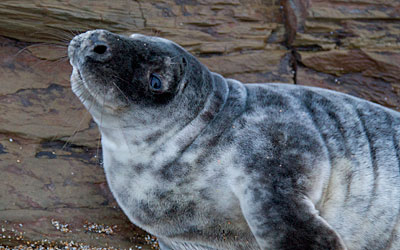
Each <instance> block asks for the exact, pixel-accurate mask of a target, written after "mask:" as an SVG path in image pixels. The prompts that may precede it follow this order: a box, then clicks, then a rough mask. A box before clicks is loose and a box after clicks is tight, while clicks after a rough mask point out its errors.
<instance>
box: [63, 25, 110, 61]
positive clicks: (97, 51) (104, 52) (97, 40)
mask: <svg viewBox="0 0 400 250" xmlns="http://www.w3.org/2000/svg"><path fill="white" fill-rule="evenodd" d="M110 39H111V40H112V33H110V32H108V31H106V30H93V31H88V32H86V33H83V34H80V35H78V36H76V37H74V39H73V40H72V41H71V42H70V44H69V47H68V54H69V57H70V59H71V60H72V61H75V62H77V63H83V62H84V61H86V60H88V59H89V60H90V61H93V62H101V63H102V62H107V61H108V60H110V59H111V57H112V48H111V46H110Z"/></svg>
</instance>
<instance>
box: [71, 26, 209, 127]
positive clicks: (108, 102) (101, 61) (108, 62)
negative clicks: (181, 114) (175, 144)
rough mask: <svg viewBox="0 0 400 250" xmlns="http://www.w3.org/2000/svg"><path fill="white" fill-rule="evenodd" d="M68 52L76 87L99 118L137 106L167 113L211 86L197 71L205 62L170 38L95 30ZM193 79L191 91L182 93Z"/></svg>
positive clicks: (140, 108) (97, 118)
mask: <svg viewBox="0 0 400 250" xmlns="http://www.w3.org/2000/svg"><path fill="white" fill-rule="evenodd" d="M68 55H69V58H70V62H71V65H72V66H73V72H72V76H71V83H72V89H73V91H74V92H75V94H76V95H77V96H78V97H79V98H80V99H81V101H82V102H83V104H84V105H85V106H86V108H87V109H88V110H89V111H90V113H91V114H92V115H93V117H94V118H95V120H99V119H100V116H107V115H109V114H112V115H113V116H114V117H115V116H118V115H126V114H131V115H132V114H133V113H134V111H135V110H141V111H142V112H144V111H145V112H146V113H147V114H148V113H149V112H150V113H151V112H152V111H151V110H157V112H156V113H157V115H161V114H166V115H167V114H168V113H169V110H171V109H175V110H176V108H179V107H177V105H178V106H180V105H183V104H185V102H190V101H193V98H191V96H193V95H194V94H195V93H194V92H200V93H201V92H204V93H206V92H207V90H206V89H207V86H205V85H202V84H200V85H199V86H196V83H199V82H202V81H200V80H196V74H197V75H198V74H200V75H201V74H202V73H201V72H202V71H203V70H204V66H202V65H201V64H200V63H199V62H197V60H196V59H195V58H194V57H193V56H191V55H190V54H189V53H187V52H186V51H185V50H184V49H182V48H181V47H180V46H179V45H177V44H175V43H173V42H171V41H169V40H166V39H162V38H158V37H149V36H144V35H138V34H134V35H132V36H130V37H126V36H121V35H117V34H113V33H111V32H108V31H105V30H93V31H88V32H86V33H83V34H80V35H78V36H76V37H75V38H74V39H73V40H72V41H71V42H70V45H69V47H68ZM188 64H191V66H190V67H188ZM188 68H190V72H189V70H188ZM189 75H191V76H189ZM189 78H190V79H189ZM189 81H190V83H191V84H190V85H191V87H188V89H191V91H187V90H186V93H185V94H183V92H184V90H185V89H187V88H186V87H187V85H188V82H189ZM197 85H198V84H197ZM196 95H198V93H196ZM189 106H190V107H194V106H201V105H186V107H189ZM127 111H129V112H127ZM130 111H132V112H130ZM153 114H154V115H155V113H154V112H153ZM137 115H138V116H140V115H139V114H138V113H137ZM141 115H143V114H141Z"/></svg>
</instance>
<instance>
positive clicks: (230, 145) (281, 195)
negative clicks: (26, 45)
mask: <svg viewBox="0 0 400 250" xmlns="http://www.w3.org/2000/svg"><path fill="white" fill-rule="evenodd" d="M69 56H70V59H71V64H72V65H73V73H72V76H71V82H72V88H73V90H74V92H75V93H76V94H77V95H78V96H79V97H80V99H81V101H82V102H83V104H84V105H85V106H86V107H87V109H88V110H89V112H90V113H91V114H92V116H93V118H94V119H95V121H96V122H97V124H98V125H99V129H100V131H101V135H102V147H103V157H104V168H105V172H106V176H107V180H108V183H109V186H110V189H111V191H112V193H113V194H114V196H115V197H116V199H117V201H118V203H119V204H120V206H121V208H122V209H123V211H124V212H125V213H126V214H127V215H128V217H129V219H130V220H131V221H132V222H133V223H135V224H136V225H138V226H140V227H142V228H143V229H145V230H147V231H148V232H150V233H152V234H154V235H156V236H157V237H158V238H159V242H160V246H161V249H163V250H165V249H174V250H179V249H198V250H206V249H207V250H211V249H215V250H216V249H220V250H222V249H227V250H228V249H229V250H231V249H249V250H251V249H400V240H399V235H398V230H399V227H400V226H399V223H398V222H399V221H398V218H399V211H400V175H399V170H400V167H399V155H400V149H399V143H400V115H399V113H397V112H394V111H392V110H389V109H387V108H384V107H382V106H379V105H376V104H373V103H371V102H368V101H365V100H361V99H358V98H355V97H351V96H349V95H346V94H341V93H338V92H334V91H329V90H324V89H319V88H312V87H301V86H296V85H288V84H249V85H246V84H242V83H240V82H238V81H235V80H232V79H225V78H223V77H222V76H220V75H218V74H216V73H212V72H210V71H209V70H208V69H207V68H206V67H204V66H203V65H202V64H201V63H199V62H198V61H197V60H196V59H195V58H194V57H193V56H191V55H190V54H189V53H187V52H186V51H185V50H184V49H182V48H181V47H179V46H178V45H176V44H174V43H172V42H170V41H168V40H165V39H161V38H155V37H146V36H142V35H133V36H131V37H123V36H118V35H115V34H112V33H110V32H107V31H104V30H95V31H89V32H86V33H84V34H81V35H79V36H77V37H75V38H74V39H73V40H72V41H71V43H70V46H69Z"/></svg>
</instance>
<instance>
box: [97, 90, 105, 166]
mask: <svg viewBox="0 0 400 250" xmlns="http://www.w3.org/2000/svg"><path fill="white" fill-rule="evenodd" d="M105 102H106V89H105V88H104V93H103V103H102V105H101V111H100V126H99V127H101V126H102V124H103V111H104V104H105ZM100 140H101V134H100ZM100 140H98V141H97V147H96V156H97V158H98V159H99V165H100V158H99V157H98V156H99V148H100Z"/></svg>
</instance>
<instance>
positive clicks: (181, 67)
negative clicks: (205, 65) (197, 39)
mask: <svg viewBox="0 0 400 250" xmlns="http://www.w3.org/2000/svg"><path fill="white" fill-rule="evenodd" d="M181 61H182V62H181V64H180V68H179V70H180V77H181V78H182V76H183V74H184V73H185V69H186V66H187V61H186V59H185V58H184V57H182V58H181Z"/></svg>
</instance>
